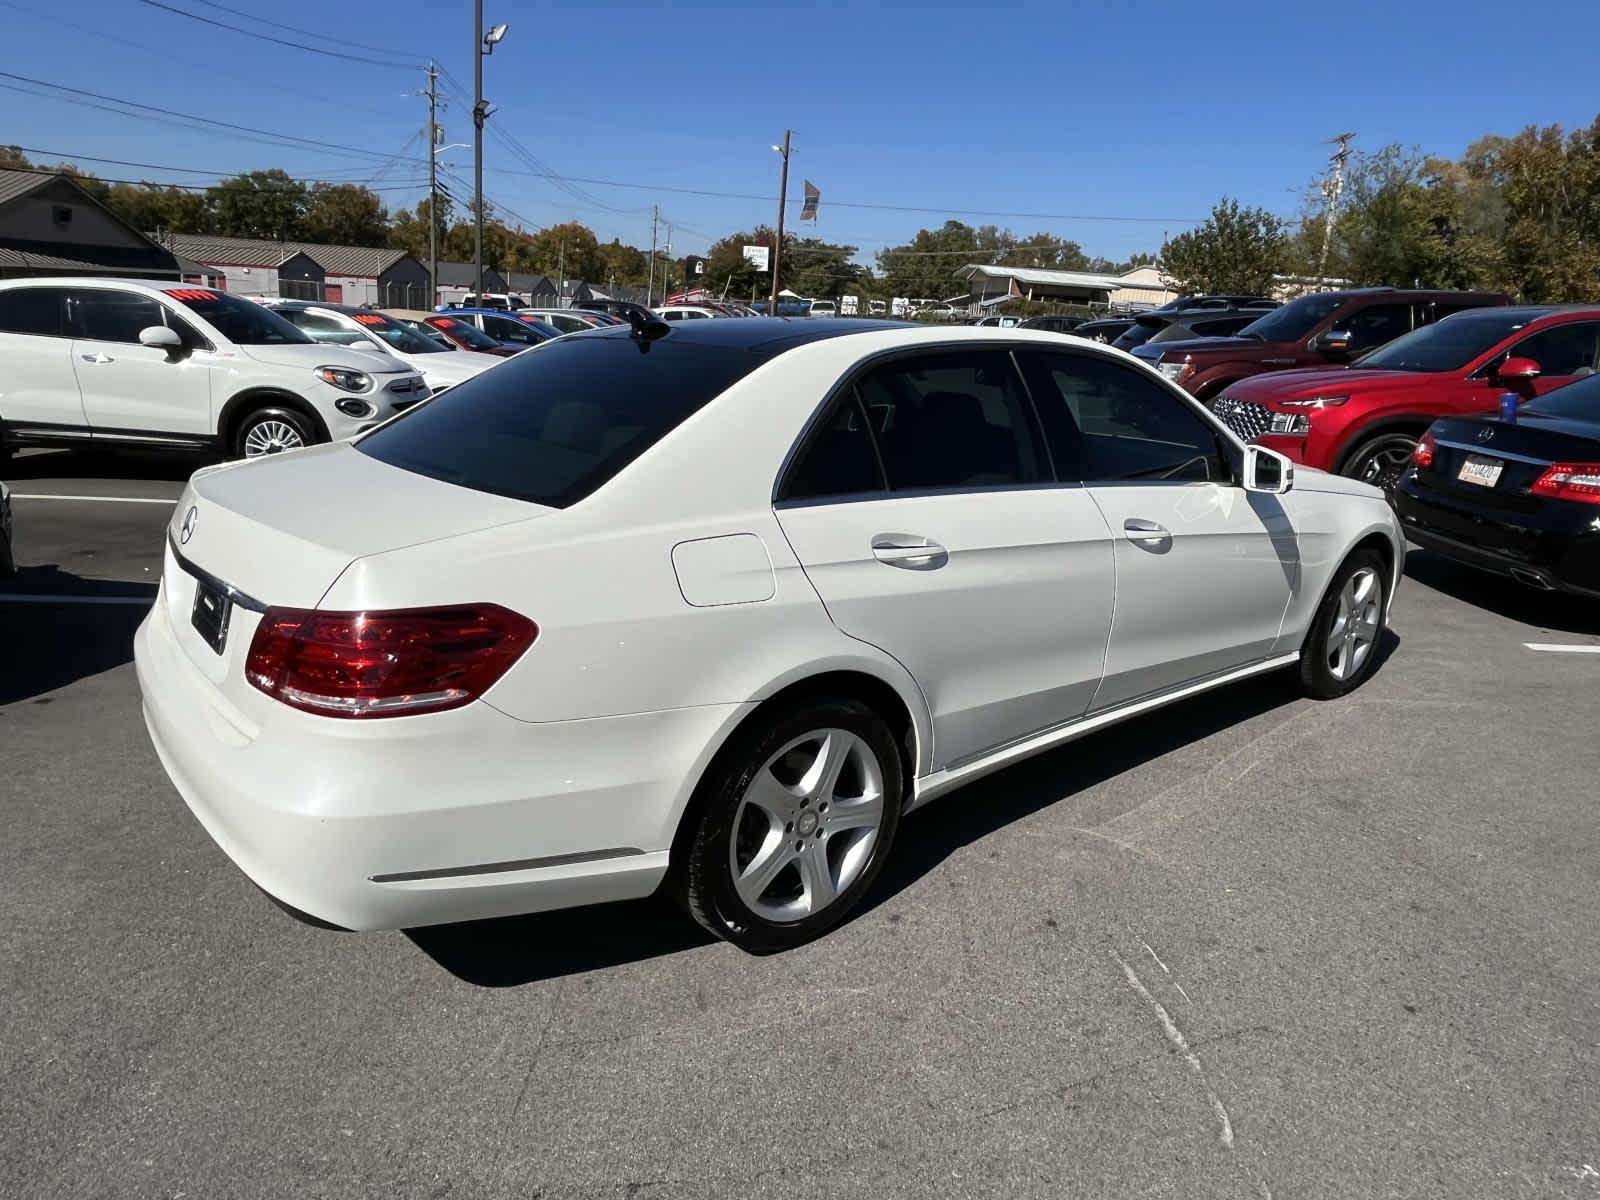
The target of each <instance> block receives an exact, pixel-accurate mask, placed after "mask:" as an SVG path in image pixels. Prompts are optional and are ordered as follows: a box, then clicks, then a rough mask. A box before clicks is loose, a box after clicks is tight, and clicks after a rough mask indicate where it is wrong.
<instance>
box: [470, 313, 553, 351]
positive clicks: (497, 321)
mask: <svg viewBox="0 0 1600 1200" xmlns="http://www.w3.org/2000/svg"><path fill="white" fill-rule="evenodd" d="M483 329H484V332H485V333H487V334H488V335H489V336H490V337H492V338H495V339H497V340H499V341H502V342H521V343H523V344H524V345H529V346H531V345H534V344H535V343H537V342H538V341H539V340H540V338H539V335H538V334H537V333H535V332H534V331H533V329H532V327H531V326H528V325H525V324H523V323H522V322H521V321H519V320H517V319H516V318H515V317H496V316H493V315H491V314H489V313H484V314H483Z"/></svg>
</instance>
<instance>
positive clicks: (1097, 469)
mask: <svg viewBox="0 0 1600 1200" xmlns="http://www.w3.org/2000/svg"><path fill="white" fill-rule="evenodd" d="M1021 358H1022V362H1023V369H1024V370H1025V371H1027V373H1028V382H1029V385H1030V387H1031V388H1032V389H1033V395H1034V400H1035V402H1036V403H1037V404H1038V405H1039V416H1040V418H1041V419H1042V420H1043V422H1044V426H1045V430H1046V431H1047V433H1048V434H1049V437H1050V448H1051V452H1052V453H1053V454H1054V455H1055V460H1056V470H1057V472H1058V473H1059V474H1060V476H1061V478H1062V479H1068V480H1081V481H1082V482H1084V483H1103V482H1111V481H1116V480H1147V481H1151V482H1157V481H1162V480H1166V481H1171V482H1178V483H1193V482H1197V481H1205V480H1209V481H1212V482H1218V483H1223V482H1230V481H1231V479H1232V472H1231V471H1230V470H1229V469H1228V466H1227V464H1226V462H1225V461H1224V460H1223V458H1222V453H1221V448H1220V446H1219V445H1218V442H1217V433H1216V431H1215V430H1214V429H1213V428H1212V427H1211V426H1210V425H1209V424H1207V423H1206V421H1205V419H1204V418H1202V417H1201V416H1200V415H1199V414H1198V413H1196V412H1194V411H1193V410H1192V409H1190V408H1189V406H1188V405H1187V404H1185V403H1184V402H1183V401H1182V400H1179V399H1178V398H1177V397H1176V396H1174V395H1172V394H1171V393H1170V392H1168V391H1167V390H1166V389H1165V388H1164V387H1162V386H1161V385H1160V384H1159V383H1157V382H1156V381H1155V380H1153V379H1147V378H1145V376H1144V375H1143V374H1142V373H1141V372H1139V371H1136V370H1133V369H1132V368H1129V367H1125V366H1123V365H1122V364H1121V363H1115V362H1109V361H1107V360H1105V359H1102V358H1100V357H1098V356H1094V355H1088V354H1084V355H1077V354H1038V353H1028V354H1024V355H1022V356H1021Z"/></svg>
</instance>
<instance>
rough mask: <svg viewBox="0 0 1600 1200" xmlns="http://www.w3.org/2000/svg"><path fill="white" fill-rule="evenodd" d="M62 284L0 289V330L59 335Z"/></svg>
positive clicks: (1, 331) (64, 293)
mask: <svg viewBox="0 0 1600 1200" xmlns="http://www.w3.org/2000/svg"><path fill="white" fill-rule="evenodd" d="M65 299H66V291H65V289H63V288H51V287H40V288H10V289H8V290H6V291H3V292H0V333H32V334H37V335H43V336H45V337H60V336H61V335H62V333H63V332H64V330H63V328H62V312H63V309H64V308H65V304H64V303H63V302H64V301H65Z"/></svg>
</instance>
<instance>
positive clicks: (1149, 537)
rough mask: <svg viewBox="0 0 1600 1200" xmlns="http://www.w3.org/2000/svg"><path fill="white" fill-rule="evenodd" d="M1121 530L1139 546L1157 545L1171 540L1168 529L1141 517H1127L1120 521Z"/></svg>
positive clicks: (1170, 533)
mask: <svg viewBox="0 0 1600 1200" xmlns="http://www.w3.org/2000/svg"><path fill="white" fill-rule="evenodd" d="M1122 531H1123V532H1124V533H1126V534H1127V535H1128V540H1129V541H1132V542H1138V543H1139V544H1140V545H1141V546H1157V545H1160V544H1161V543H1163V542H1171V541H1172V531H1171V530H1170V529H1168V528H1167V527H1166V526H1165V525H1162V524H1160V523H1158V522H1156V521H1147V520H1145V519H1144V518H1143V517H1129V518H1128V519H1127V520H1126V521H1124V522H1123V523H1122Z"/></svg>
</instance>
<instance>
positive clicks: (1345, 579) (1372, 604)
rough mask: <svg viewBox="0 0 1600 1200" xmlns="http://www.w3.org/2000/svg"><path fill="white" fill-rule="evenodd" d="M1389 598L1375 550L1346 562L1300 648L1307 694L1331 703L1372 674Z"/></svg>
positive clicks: (1329, 589) (1303, 683) (1380, 562)
mask: <svg viewBox="0 0 1600 1200" xmlns="http://www.w3.org/2000/svg"><path fill="white" fill-rule="evenodd" d="M1388 594H1389V586H1388V583H1387V578H1386V572H1385V568H1384V564H1383V559H1382V558H1380V557H1379V556H1378V554H1377V552H1376V551H1374V550H1358V551H1356V553H1354V554H1352V555H1351V556H1350V557H1349V558H1347V559H1346V560H1345V561H1344V565H1343V566H1341V567H1340V568H1339V570H1338V571H1337V572H1336V573H1335V575H1334V577H1333V582H1332V583H1331V584H1329V585H1328V592H1327V594H1326V595H1325V596H1324V597H1323V598H1322V603H1321V605H1319V606H1318V608H1317V615H1316V617H1315V618H1313V619H1312V622H1311V629H1310V632H1308V633H1307V634H1306V640H1305V645H1303V646H1302V647H1301V648H1300V686H1301V687H1302V688H1303V689H1304V690H1305V693H1306V695H1308V696H1312V697H1315V698H1316V699H1319V700H1331V699H1333V698H1334V697H1336V696H1343V695H1344V694H1345V693H1346V692H1349V691H1353V690H1354V689H1355V688H1357V687H1359V686H1360V685H1361V683H1362V682H1363V681H1364V680H1365V679H1366V678H1367V676H1368V675H1370V674H1372V670H1373V667H1374V666H1375V665H1376V662H1377V652H1378V642H1379V639H1380V638H1381V637H1382V636H1383V629H1384V622H1385V620H1386V616H1387V612H1386V610H1387V607H1388V606H1387V604H1386V603H1385V601H1386V600H1387V598H1388Z"/></svg>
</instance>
